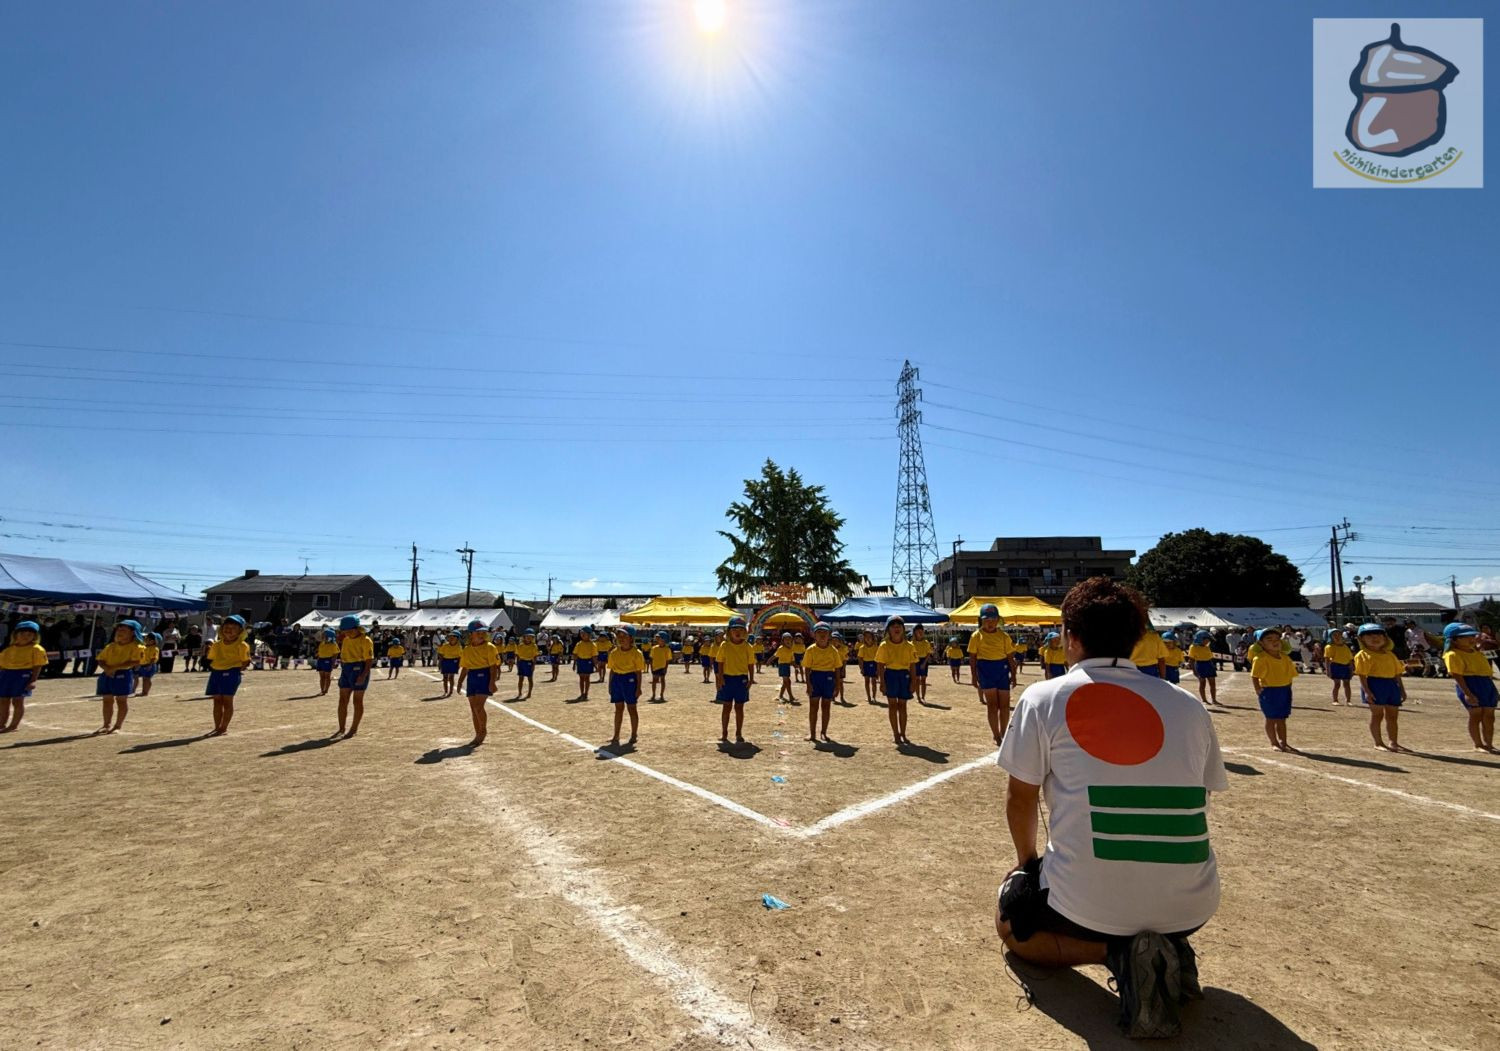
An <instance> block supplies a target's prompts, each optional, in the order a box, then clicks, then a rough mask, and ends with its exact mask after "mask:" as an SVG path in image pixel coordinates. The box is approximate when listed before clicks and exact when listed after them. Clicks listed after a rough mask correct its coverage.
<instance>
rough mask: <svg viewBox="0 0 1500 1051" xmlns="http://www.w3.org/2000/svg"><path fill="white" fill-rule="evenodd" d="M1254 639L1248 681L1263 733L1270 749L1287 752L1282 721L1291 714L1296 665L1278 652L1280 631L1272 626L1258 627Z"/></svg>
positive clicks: (1287, 747)
mask: <svg viewBox="0 0 1500 1051" xmlns="http://www.w3.org/2000/svg"><path fill="white" fill-rule="evenodd" d="M1255 641H1256V643H1257V644H1258V645H1259V646H1260V649H1261V652H1260V655H1259V656H1258V657H1256V658H1255V660H1254V661H1253V662H1252V663H1251V665H1250V683H1251V685H1252V686H1254V687H1255V697H1256V700H1258V701H1259V702H1260V713H1261V715H1263V716H1265V719H1266V736H1267V737H1268V738H1270V740H1271V747H1272V748H1275V749H1276V750H1277V751H1281V752H1290V751H1291V750H1292V749H1291V746H1290V745H1288V744H1287V743H1286V721H1287V719H1288V718H1289V717H1290V716H1291V714H1292V680H1293V679H1295V678H1296V677H1297V665H1296V664H1295V663H1294V662H1293V661H1292V659H1291V658H1290V657H1288V656H1287V655H1286V654H1284V653H1282V652H1281V632H1279V631H1277V630H1276V629H1275V628H1261V629H1260V630H1259V631H1257V632H1256V633H1255Z"/></svg>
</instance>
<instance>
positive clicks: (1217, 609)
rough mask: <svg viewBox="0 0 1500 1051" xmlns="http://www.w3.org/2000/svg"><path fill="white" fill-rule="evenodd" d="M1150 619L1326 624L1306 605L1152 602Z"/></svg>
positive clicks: (1165, 623) (1158, 622) (1164, 623)
mask: <svg viewBox="0 0 1500 1051" xmlns="http://www.w3.org/2000/svg"><path fill="white" fill-rule="evenodd" d="M1151 623H1152V624H1153V625H1155V626H1156V627H1158V628H1170V627H1172V626H1173V625H1176V624H1194V625H1197V626H1198V627H1200V628H1250V627H1255V628H1266V627H1270V626H1271V625H1272V624H1276V625H1284V626H1289V627H1293V628H1326V627H1328V622H1327V621H1326V620H1324V619H1323V618H1322V617H1320V616H1319V615H1318V614H1317V613H1315V612H1313V611H1312V610H1310V609H1308V608H1307V607H1306V606H1212V607H1210V606H1154V607H1152V609H1151Z"/></svg>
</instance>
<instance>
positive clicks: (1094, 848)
mask: <svg viewBox="0 0 1500 1051" xmlns="http://www.w3.org/2000/svg"><path fill="white" fill-rule="evenodd" d="M1000 765H1001V766H1002V767H1004V768H1005V769H1006V770H1007V771H1008V772H1009V773H1010V774H1011V775H1012V776H1013V777H1016V778H1018V779H1019V780H1022V781H1025V782H1027V783H1028V784H1033V785H1041V786H1042V795H1043V797H1044V798H1045V799H1046V802H1047V810H1048V814H1049V832H1050V836H1049V838H1048V840H1047V851H1046V854H1045V855H1044V856H1043V859H1042V886H1043V887H1044V888H1046V889H1048V890H1049V891H1050V892H1051V893H1050V895H1049V897H1048V903H1049V904H1050V905H1051V906H1052V907H1053V908H1054V909H1056V910H1057V911H1058V912H1060V913H1062V915H1064V916H1066V917H1067V918H1068V919H1070V920H1072V921H1073V922H1074V923H1078V924H1081V925H1083V926H1084V927H1088V928H1091V929H1093V930H1096V931H1100V932H1102V933H1104V934H1123V935H1130V934H1138V933H1139V932H1141V931H1157V932H1160V933H1163V934H1166V933H1171V932H1174V931H1185V930H1190V929H1191V928H1194V927H1198V926H1200V925H1202V924H1204V923H1206V922H1208V919H1209V918H1210V917H1211V916H1213V914H1214V910H1215V909H1217V908H1218V907H1219V871H1218V865H1217V863H1216V862H1215V860H1214V853H1213V849H1212V848H1211V847H1210V846H1209V842H1208V820H1207V811H1208V793H1209V792H1222V791H1225V790H1226V789H1227V788H1228V787H1229V779H1228V775H1227V774H1226V773H1225V772H1224V759H1223V757H1222V756H1221V755H1220V754H1219V739H1218V736H1217V735H1216V734H1215V733H1214V727H1213V722H1212V720H1211V718H1210V717H1209V714H1208V712H1207V711H1206V710H1205V709H1204V707H1203V705H1202V704H1201V703H1200V702H1199V700H1198V698H1197V697H1194V696H1193V695H1192V694H1190V693H1188V692H1186V691H1185V690H1182V689H1179V688H1178V687H1176V686H1173V685H1172V684H1171V683H1169V682H1165V681H1164V680H1161V679H1158V678H1155V677H1154V676H1150V675H1142V674H1141V673H1140V672H1139V671H1137V670H1136V667H1135V665H1133V664H1131V663H1130V659H1129V658H1128V657H1122V658H1120V659H1119V660H1118V661H1115V660H1113V659H1111V658H1108V657H1104V658H1092V659H1089V660H1084V661H1081V662H1079V663H1078V664H1076V665H1074V666H1073V669H1072V670H1071V671H1070V672H1068V674H1067V675H1064V676H1062V677H1061V678H1057V679H1051V680H1048V681H1046V682H1038V683H1033V684H1032V685H1031V686H1028V687H1027V688H1026V692H1025V693H1023V694H1022V695H1021V700H1020V702H1019V703H1018V704H1017V706H1016V711H1015V714H1014V715H1013V716H1012V717H1011V721H1010V729H1009V730H1008V731H1007V733H1006V735H1005V743H1004V744H1003V745H1002V746H1001V748H1000Z"/></svg>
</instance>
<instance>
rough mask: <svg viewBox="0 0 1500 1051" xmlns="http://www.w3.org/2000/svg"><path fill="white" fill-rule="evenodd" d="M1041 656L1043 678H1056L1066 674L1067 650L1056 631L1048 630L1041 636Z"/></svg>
mask: <svg viewBox="0 0 1500 1051" xmlns="http://www.w3.org/2000/svg"><path fill="white" fill-rule="evenodd" d="M1041 658H1042V676H1043V678H1047V679H1058V678H1061V677H1062V676H1064V675H1066V674H1068V651H1067V648H1066V647H1065V646H1064V645H1063V640H1062V636H1061V635H1059V634H1058V633H1057V632H1055V631H1049V632H1047V634H1045V635H1043V636H1042V651H1041Z"/></svg>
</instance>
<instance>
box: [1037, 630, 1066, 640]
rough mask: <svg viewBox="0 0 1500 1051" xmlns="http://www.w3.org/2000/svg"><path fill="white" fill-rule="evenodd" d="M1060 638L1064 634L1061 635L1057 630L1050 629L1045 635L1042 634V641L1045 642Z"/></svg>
mask: <svg viewBox="0 0 1500 1051" xmlns="http://www.w3.org/2000/svg"><path fill="white" fill-rule="evenodd" d="M1058 638H1062V636H1061V635H1059V634H1058V633H1057V632H1055V631H1049V632H1047V634H1045V635H1043V636H1042V641H1043V642H1051V641H1052V640H1053V639H1058Z"/></svg>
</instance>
